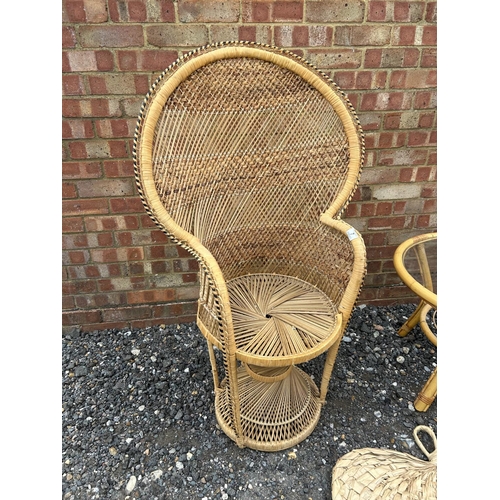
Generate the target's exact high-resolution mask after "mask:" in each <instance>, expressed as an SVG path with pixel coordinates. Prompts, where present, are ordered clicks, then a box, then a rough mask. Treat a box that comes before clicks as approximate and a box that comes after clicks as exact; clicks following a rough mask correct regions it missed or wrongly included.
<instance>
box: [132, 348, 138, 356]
mask: <svg viewBox="0 0 500 500" xmlns="http://www.w3.org/2000/svg"><path fill="white" fill-rule="evenodd" d="M130 352H131V353H132V354H133V355H134V356H138V355H139V353H140V352H141V351H140V350H139V349H132V350H131V351H130Z"/></svg>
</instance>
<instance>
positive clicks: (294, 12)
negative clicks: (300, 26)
mask: <svg viewBox="0 0 500 500" xmlns="http://www.w3.org/2000/svg"><path fill="white" fill-rule="evenodd" d="M271 5H272V13H271V21H273V22H281V23H282V22H293V21H295V22H299V21H302V20H303V12H304V0H300V1H295V0H287V1H279V0H278V1H276V2H273V3H272V4H271Z"/></svg>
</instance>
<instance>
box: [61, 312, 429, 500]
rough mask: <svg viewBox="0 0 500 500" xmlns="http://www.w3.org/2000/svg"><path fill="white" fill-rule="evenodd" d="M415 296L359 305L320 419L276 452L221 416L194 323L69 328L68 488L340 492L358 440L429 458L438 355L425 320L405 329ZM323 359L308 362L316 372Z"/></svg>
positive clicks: (111, 498) (183, 494) (98, 493)
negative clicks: (241, 435) (338, 472)
mask: <svg viewBox="0 0 500 500" xmlns="http://www.w3.org/2000/svg"><path fill="white" fill-rule="evenodd" d="M414 308H415V305H413V304H406V305H397V306H391V307H371V306H363V305H361V306H358V307H357V308H356V309H355V311H354V313H353V316H352V318H351V321H350V323H349V327H348V329H347V331H346V333H345V335H344V338H343V340H342V342H341V346H340V349H339V352H338V356H337V360H336V364H335V367H334V371H333V374H332V379H331V382H330V390H329V393H328V395H327V402H326V404H325V406H324V408H323V410H322V413H321V417H320V420H319V423H318V425H317V427H316V429H315V430H314V431H313V433H312V434H311V435H310V436H309V438H307V439H306V440H305V441H303V442H302V443H299V444H298V445H296V446H295V447H293V448H291V449H289V450H285V451H281V452H273V453H266V452H259V451H255V450H251V449H248V448H246V449H239V448H238V447H237V446H236V444H234V443H233V441H231V440H230V439H229V438H228V437H227V436H226V435H225V434H224V433H223V432H222V431H221V430H220V428H219V427H218V425H217V423H216V419H215V413H214V404H213V402H214V393H213V382H212V375H211V369H210V362H209V358H208V351H207V347H206V342H205V340H204V338H203V336H202V335H201V333H200V331H199V330H198V328H197V326H196V324H195V323H189V324H181V325H168V326H165V325H159V326H157V327H152V328H146V329H133V330H129V329H125V330H105V331H95V332H92V333H81V332H78V331H74V332H72V333H71V334H68V335H65V336H63V339H62V402H63V412H62V498H63V499H64V500H77V499H106V500H125V499H134V498H141V499H147V500H162V499H176V500H179V499H206V500H208V499H230V498H237V499H248V500H250V499H252V500H253V499H265V500H272V499H287V500H295V499H301V500H303V499H306V500H307V499H313V500H319V499H331V487H330V483H331V474H332V467H333V466H334V465H335V462H336V460H337V459H338V458H339V457H341V456H342V455H344V454H345V453H347V452H349V451H351V450H353V449H356V448H364V447H376V448H389V449H393V450H398V451H402V452H406V453H409V454H411V455H413V456H415V457H417V458H420V459H425V456H424V455H423V454H422V452H421V451H420V449H419V448H418V446H417V445H416V444H415V443H414V441H413V434H412V431H413V429H414V428H415V427H416V426H417V425H419V424H423V425H428V426H429V427H431V428H432V429H433V430H434V432H435V433H436V435H437V399H436V401H435V402H434V403H433V404H432V405H431V407H430V408H429V410H428V411H427V412H425V413H421V412H417V411H415V409H414V408H413V401H414V399H415V397H416V395H417V393H418V392H419V390H420V388H421V387H422V385H423V384H424V383H425V381H426V380H427V378H428V376H429V375H430V373H431V371H432V370H433V369H434V367H435V366H436V363H437V361H436V349H435V348H434V347H433V346H432V344H431V343H430V342H429V341H428V340H427V339H426V337H425V335H424V334H423V333H422V331H421V330H420V328H419V327H416V328H415V329H414V330H413V331H412V332H410V334H409V335H408V336H407V337H405V338H401V337H399V336H398V335H397V330H398V328H399V327H400V326H401V324H402V323H403V322H404V320H405V319H406V318H408V316H409V315H410V314H411V313H412V311H413V310H414ZM323 359H324V358H323V356H321V357H320V358H318V359H316V360H313V361H311V362H309V363H305V364H304V365H302V368H303V369H304V370H305V371H306V372H307V373H309V374H312V375H313V376H314V378H315V380H316V381H318V380H319V379H320V378H321V368H322V362H323ZM426 437H427V435H426V434H421V439H422V441H423V443H424V444H425V445H426V446H427V447H428V449H429V450H432V449H433V447H432V444H431V443H430V441H428V440H426Z"/></svg>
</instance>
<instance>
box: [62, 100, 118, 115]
mask: <svg viewBox="0 0 500 500" xmlns="http://www.w3.org/2000/svg"><path fill="white" fill-rule="evenodd" d="M62 111H63V116H64V117H66V118H77V117H83V118H93V117H97V118H99V117H117V116H121V110H120V103H119V101H118V100H116V99H69V98H68V99H63V102H62Z"/></svg>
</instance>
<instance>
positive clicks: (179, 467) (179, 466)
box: [175, 462, 184, 470]
mask: <svg viewBox="0 0 500 500" xmlns="http://www.w3.org/2000/svg"><path fill="white" fill-rule="evenodd" d="M175 466H176V467H177V469H179V470H182V469H184V464H183V463H182V462H176V463H175Z"/></svg>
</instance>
